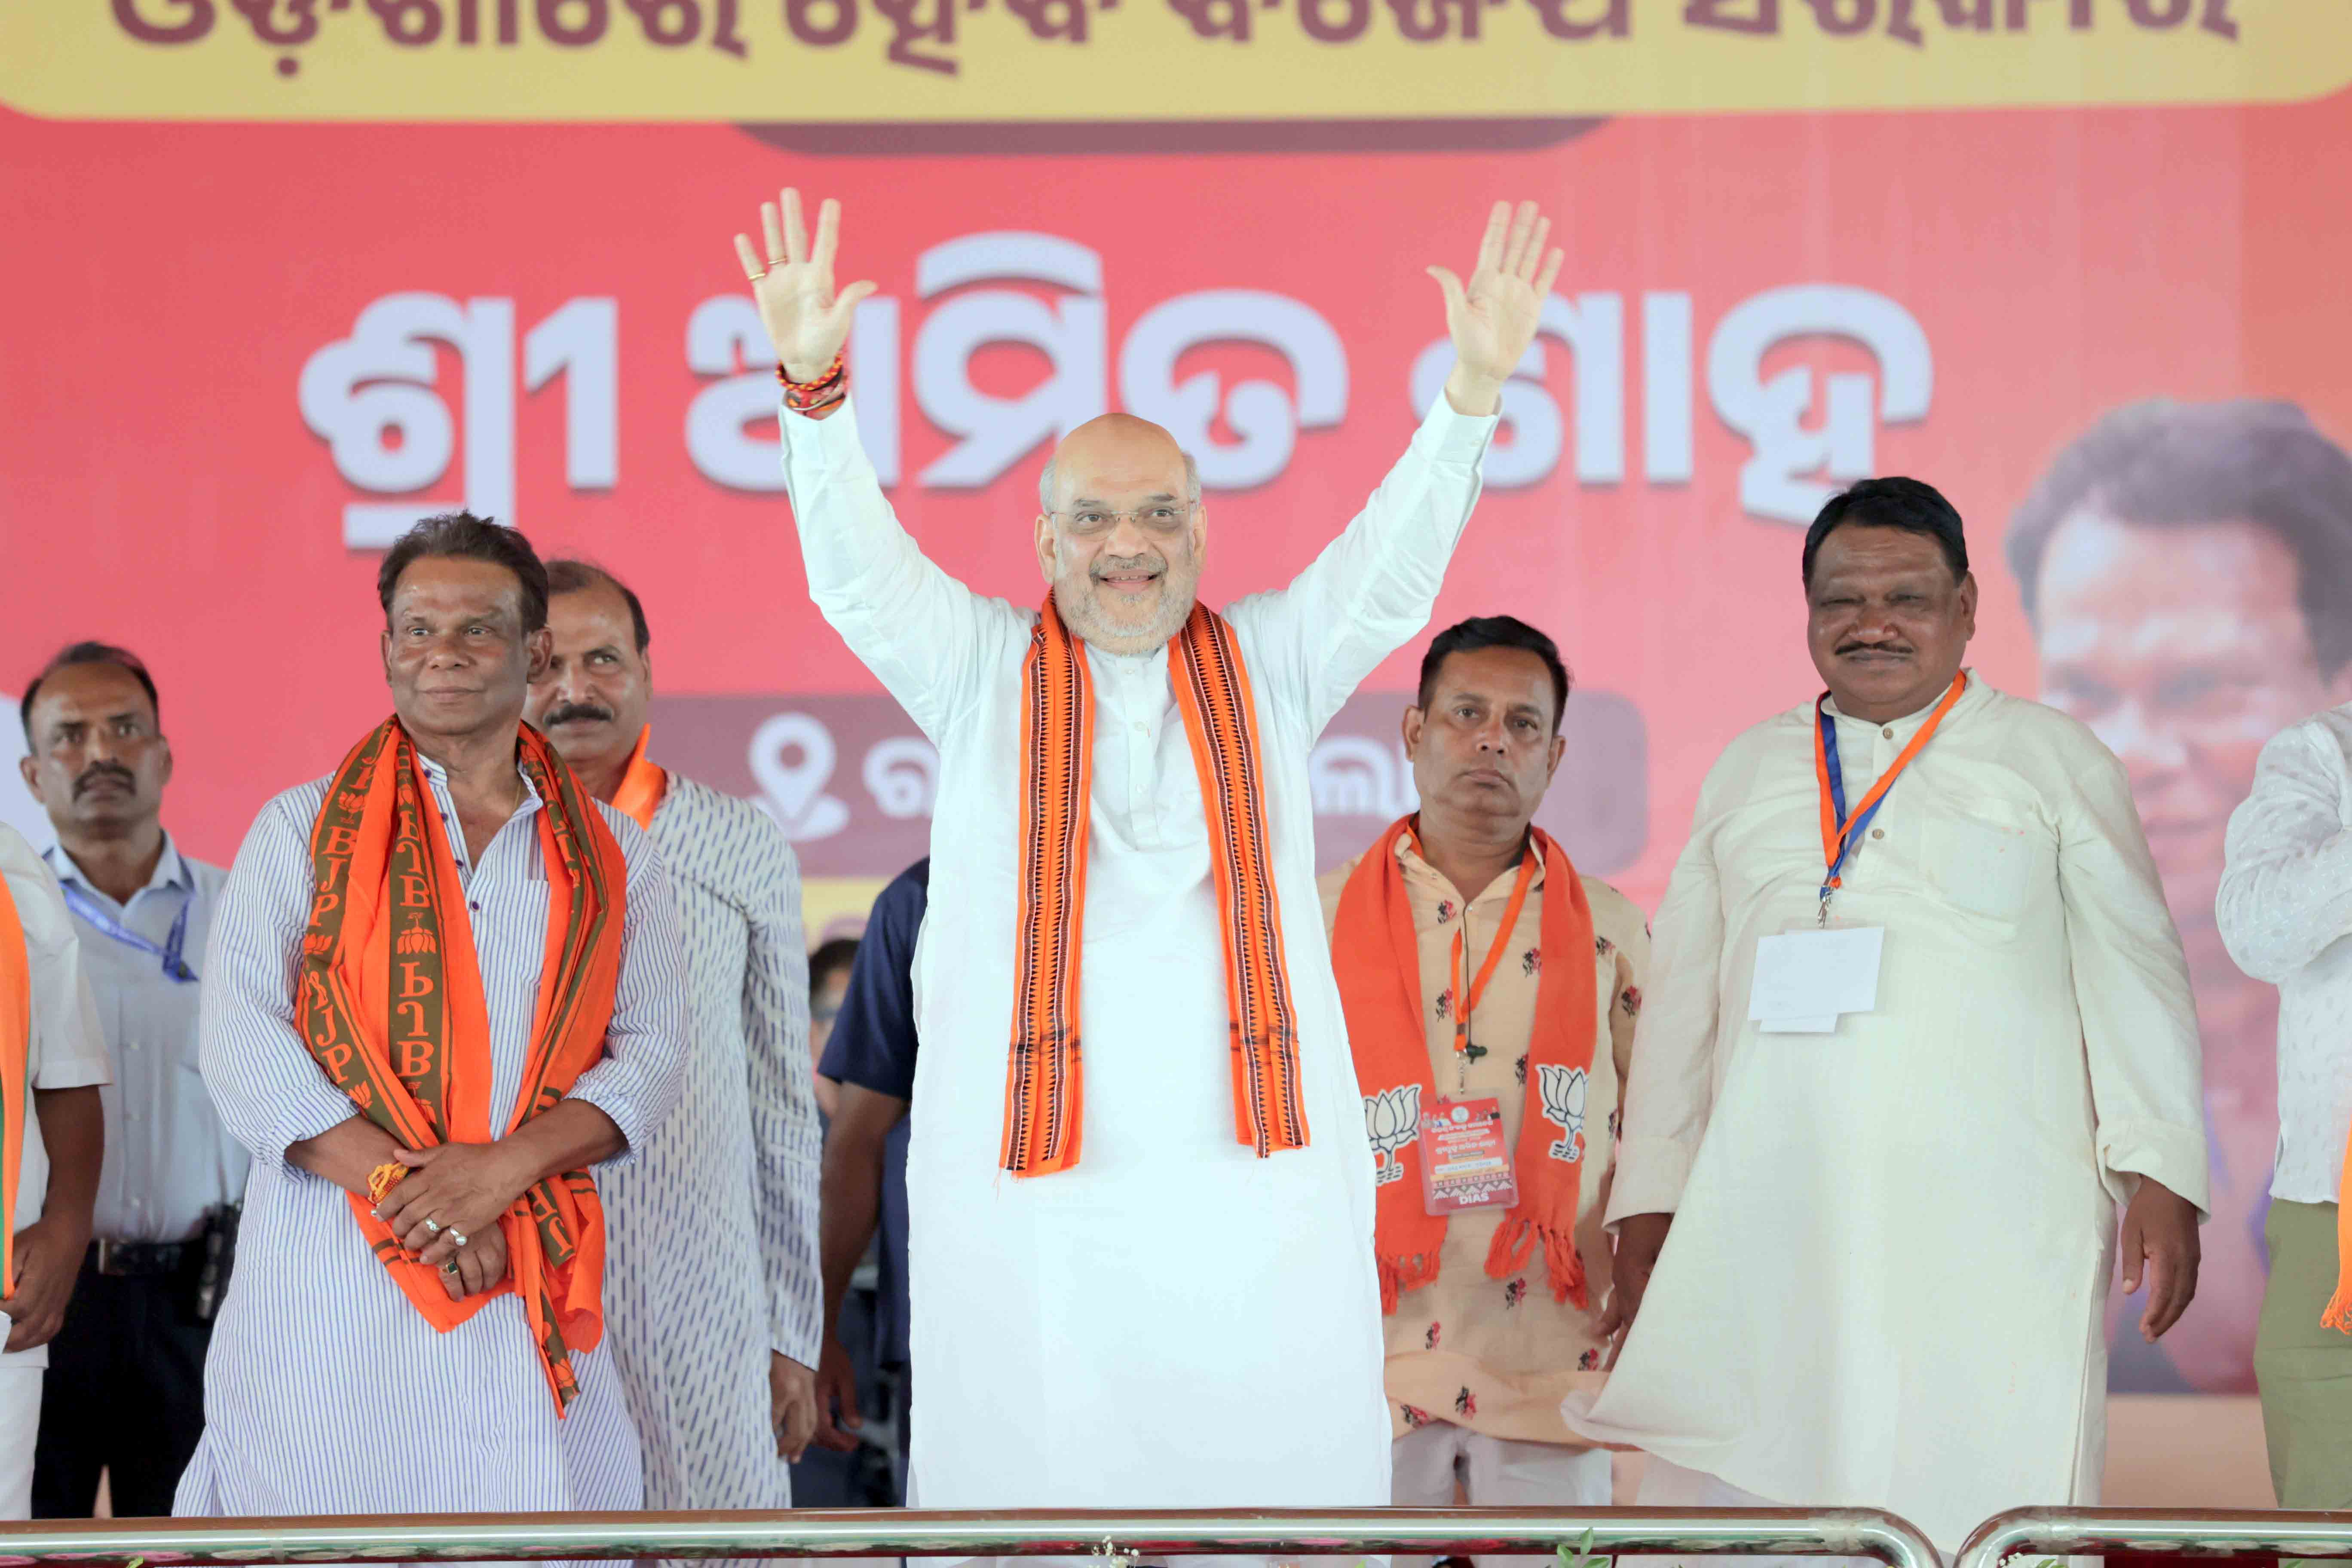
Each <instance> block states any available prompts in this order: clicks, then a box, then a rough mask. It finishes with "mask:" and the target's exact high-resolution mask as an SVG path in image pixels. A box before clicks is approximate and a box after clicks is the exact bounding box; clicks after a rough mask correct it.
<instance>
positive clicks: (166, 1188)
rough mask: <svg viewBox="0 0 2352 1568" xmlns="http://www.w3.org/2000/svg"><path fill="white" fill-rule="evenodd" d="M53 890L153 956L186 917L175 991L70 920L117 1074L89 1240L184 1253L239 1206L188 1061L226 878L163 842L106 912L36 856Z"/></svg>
mask: <svg viewBox="0 0 2352 1568" xmlns="http://www.w3.org/2000/svg"><path fill="white" fill-rule="evenodd" d="M44 858H46V859H47V861H48V863H49V868H50V869H51V870H52V871H54V872H56V873H57V877H58V881H59V882H60V883H63V884H65V885H67V886H68V887H71V888H73V889H77V890H78V891H79V892H80V893H82V894H84V895H86V896H87V897H88V898H89V900H91V901H92V902H93V903H95V904H97V905H98V907H99V908H100V910H104V911H105V912H106V913H107V914H108V915H110V916H111V917H112V918H113V919H114V920H115V921H117V922H118V923H120V924H121V925H123V926H126V927H128V928H129V929H130V930H131V931H136V932H137V933H138V934H139V935H141V936H143V937H145V938H146V939H147V940H148V941H149V942H153V943H154V944H155V945H156V946H157V947H162V946H163V945H164V944H165V942H166V941H167V940H168V939H169V937H170V936H171V933H172V926H173V921H177V920H178V919H179V917H180V911H181V910H186V911H187V919H188V923H187V928H186V931H184V933H183V936H182V938H181V942H182V946H181V957H182V959H183V960H184V962H185V963H186V964H187V965H188V967H189V968H190V969H193V970H196V971H199V974H198V979H197V980H196V981H181V980H174V979H173V978H172V977H171V976H170V975H167V974H165V973H163V960H162V959H160V958H158V957H157V956H156V955H155V954H153V953H152V952H144V951H142V950H141V949H139V948H136V947H133V946H131V944H130V943H128V942H123V941H121V939H119V938H117V937H115V936H112V935H110V934H109V933H108V931H106V930H105V929H104V928H103V927H102V926H100V925H98V924H96V923H95V922H93V921H88V920H85V919H83V918H82V917H81V916H80V915H79V913H77V914H76V915H75V916H74V930H75V931H77V932H78V933H79V936H80V938H81V957H82V967H83V970H84V971H85V972H86V973H88V974H89V986H90V992H91V994H92V995H94V996H95V997H96V998H97V1000H98V1016H99V1022H100V1026H102V1027H103V1028H104V1029H105V1031H106V1041H107V1045H108V1047H109V1049H110V1052H111V1054H112V1056H113V1058H114V1062H115V1066H116V1074H115V1080H114V1082H113V1083H111V1084H110V1085H108V1086H107V1087H106V1088H105V1089H102V1090H100V1095H99V1100H100V1103H101V1104H102V1105H103V1106H104V1107H105V1110H106V1168H105V1172H104V1173H103V1174H102V1175H101V1176H100V1178H99V1184H98V1207H97V1211H96V1214H95V1216H94V1221H93V1224H92V1226H91V1234H92V1235H94V1236H98V1237H104V1238H106V1239H107V1240H110V1241H154V1242H169V1241H185V1240H187V1239H188V1238H189V1237H193V1236H194V1235H195V1234H196V1233H197V1232H198V1231H199V1230H201V1229H202V1228H203V1226H204V1223H205V1215H206V1214H207V1213H209V1212H210V1211H212V1210H213V1209H215V1208H218V1207H220V1206H222V1205H226V1204H234V1203H236V1202H237V1201H239V1200H240V1199H242V1198H243V1197H244V1196H245V1173H246V1165H247V1158H246V1152H245V1147H244V1145H243V1144H240V1143H239V1142H237V1141H236V1139H234V1138H232V1137H230V1136H229V1132H228V1129H227V1128H226V1127H224V1126H223V1125H221V1119H220V1113H219V1112H217V1111H215V1110H214V1109H213V1102H212V1097H211V1096H210V1095H207V1094H206V1093H205V1080H204V1076H203V1070H202V1068H201V1067H200V1065H199V1064H198V1062H197V1059H196V1047H197V1035H196V1014H197V1006H198V1004H199V1002H200V1001H201V1000H202V995H203V986H202V984H201V981H202V974H201V971H202V969H203V967H204V961H205V941H206V939H207V938H209V937H210V936H211V934H212V923H213V910H215V908H217V907H218V906H219V903H220V892H221V886H222V884H223V883H225V882H226V881H227V880H228V873H227V872H226V871H225V870H223V869H221V868H219V867H218V866H207V865H205V863H204V862H202V861H200V860H191V859H189V858H186V857H184V856H183V855H182V854H181V853H180V851H179V847H178V846H176V845H174V844H173V842H172V837H171V835H170V834H168V833H167V834H165V835H164V836H163V858H161V859H159V860H157V861H156V862H155V873H154V875H153V876H152V877H150V878H149V879H147V885H146V886H145V887H143V888H142V889H139V890H138V891H137V892H135V893H133V894H132V895H131V902H130V904H129V905H128V906H127V907H126V906H124V905H121V904H118V903H116V902H115V901H114V900H112V899H111V898H109V897H108V896H107V895H106V894H105V893H104V892H102V891H100V889H99V888H98V886H97V885H96V884H95V883H93V882H91V881H90V880H89V878H87V877H85V876H83V875H82V872H81V868H80V867H79V866H77V865H75V864H74V860H73V857H72V856H70V855H68V854H67V853H66V852H65V850H64V848H63V847H60V846H56V845H52V846H51V847H49V848H48V849H47V850H46V851H44Z"/></svg>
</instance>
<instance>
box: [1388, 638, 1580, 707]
mask: <svg viewBox="0 0 2352 1568" xmlns="http://www.w3.org/2000/svg"><path fill="white" fill-rule="evenodd" d="M1482 647H1516V648H1523V649H1525V650H1526V651H1527V652H1528V653H1531V654H1533V655H1535V656H1536V657H1537V658H1539V659H1541V660H1543V663H1544V668H1546V669H1548V670H1549V671H1551V696H1552V704H1551V727H1552V729H1553V730H1554V731H1558V730H1559V716H1560V714H1561V713H1562V712H1563V711H1565V710H1567V707H1568V693H1569V689H1570V686H1571V685H1572V684H1573V683H1572V682H1571V681H1570V679H1569V674H1568V666H1566V665H1565V664H1562V663H1561V662H1560V659H1559V645H1558V644H1556V643H1554V642H1553V641H1552V640H1551V638H1549V637H1546V636H1544V634H1543V633H1541V632H1539V631H1538V630H1536V629H1535V627H1533V626H1529V625H1528V623H1527V622H1525V621H1523V620H1520V619H1519V618H1518V617H1517V616H1471V617H1470V618H1469V619H1468V620H1466V621H1456V622H1455V623H1454V625H1452V626H1448V627H1446V628H1445V629H1444V631H1442V632H1440V633H1438V634H1437V635H1436V636H1435V637H1432V638H1430V639H1429V651H1428V652H1427V653H1424V654H1423V655H1422V656H1421V689H1420V691H1419V692H1418V693H1417V694H1416V696H1415V698H1414V703H1415V705H1416V706H1418V707H1420V708H1422V709H1423V710H1427V708H1428V707H1429V705H1430V703H1431V702H1432V701H1433V700H1435V699H1436V696H1437V675H1438V671H1440V670H1441V669H1443V668H1445V661H1446V660H1447V659H1449V658H1453V657H1454V655H1455V654H1457V653H1469V652H1471V651H1472V650H1473V649H1475V648H1482Z"/></svg>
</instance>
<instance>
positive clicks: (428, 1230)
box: [425, 1219, 441, 1236]
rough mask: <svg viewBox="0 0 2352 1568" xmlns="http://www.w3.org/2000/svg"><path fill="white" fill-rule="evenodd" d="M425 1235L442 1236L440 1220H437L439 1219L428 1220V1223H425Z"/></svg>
mask: <svg viewBox="0 0 2352 1568" xmlns="http://www.w3.org/2000/svg"><path fill="white" fill-rule="evenodd" d="M440 1234H441V1222H440V1221H439V1220H437V1219H428V1220H426V1221H425V1235H427V1236H438V1235H440Z"/></svg>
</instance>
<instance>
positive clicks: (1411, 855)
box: [1396, 833, 1545, 909]
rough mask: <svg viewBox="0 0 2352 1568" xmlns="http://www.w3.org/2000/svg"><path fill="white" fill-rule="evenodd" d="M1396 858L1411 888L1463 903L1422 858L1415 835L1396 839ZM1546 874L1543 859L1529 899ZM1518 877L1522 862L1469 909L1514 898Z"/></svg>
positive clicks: (1505, 870) (1448, 881)
mask: <svg viewBox="0 0 2352 1568" xmlns="http://www.w3.org/2000/svg"><path fill="white" fill-rule="evenodd" d="M1396 858H1397V864H1398V865H1400V866H1402V867H1403V868H1404V879H1405V881H1406V882H1407V883H1408V884H1416V883H1417V884H1419V885H1420V887H1421V888H1423V889H1424V890H1425V891H1427V892H1430V893H1432V894H1433V895H1435V897H1436V898H1437V899H1438V900H1440V901H1441V902H1446V903H1453V902H1457V901H1459V900H1460V899H1461V897H1462V890H1461V889H1459V888H1456V887H1455V886H1454V883H1453V882H1452V880H1451V879H1448V878H1447V877H1446V875H1445V873H1444V872H1443V871H1441V870H1439V869H1438V868H1436V867H1434V866H1433V865H1431V864H1430V863H1429V862H1428V861H1427V860H1426V859H1424V858H1423V857H1422V853H1421V845H1420V842H1419V840H1418V839H1417V838H1416V837H1415V836H1414V835H1412V834H1410V833H1401V834H1399V835H1397V841H1396ZM1544 870H1545V867H1544V863H1543V857H1541V856H1538V857H1537V858H1536V874H1535V876H1534V878H1533V879H1530V880H1529V882H1528V889H1529V896H1530V897H1532V896H1533V890H1534V889H1538V888H1540V887H1542V886H1543V879H1544ZM1518 874H1519V862H1518V861H1517V860H1514V861H1512V862H1511V863H1510V864H1509V865H1508V866H1506V867H1504V868H1503V869H1502V870H1501V871H1500V872H1499V873H1497V874H1496V878H1495V879H1494V880H1493V881H1491V882H1489V883H1487V884H1486V890H1485V891H1483V892H1481V893H1480V894H1479V895H1478V896H1477V897H1476V898H1475V899H1473V900H1470V907H1472V908H1474V909H1475V908H1476V907H1477V906H1479V905H1481V904H1496V903H1502V902H1505V901H1507V900H1509V898H1510V896H1511V884H1512V882H1513V881H1514V880H1515V879H1517V877H1518Z"/></svg>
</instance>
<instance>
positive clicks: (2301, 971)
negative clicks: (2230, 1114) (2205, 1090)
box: [2213, 704, 2352, 1204]
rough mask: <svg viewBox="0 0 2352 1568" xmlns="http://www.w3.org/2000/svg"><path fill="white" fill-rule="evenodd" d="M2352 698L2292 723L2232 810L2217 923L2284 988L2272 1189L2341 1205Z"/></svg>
mask: <svg viewBox="0 0 2352 1568" xmlns="http://www.w3.org/2000/svg"><path fill="white" fill-rule="evenodd" d="M2347 827H2352V704H2347V705H2346V706H2344V707H2342V708H2331V709H2329V710H2327V711H2326V712H2325V713H2320V714H2316V715H2315V716H2314V717H2312V718H2309V719H2306V720H2305V721H2303V722H2302V723H2300V724H2297V725H2295V726H2294V727H2293V728H2292V729H2288V730H2283V731H2280V732H2279V733H2278V734H2276V735H2274V736H2273V737H2272V738H2271V741H2270V743H2269V744H2268V745H2266V746H2264V747H2263V755H2262V761H2261V762H2260V763H2257V764H2256V765H2255V768H2254V789H2253V793H2252V795H2248V796H2247V797H2246V799H2245V800H2244V801H2243V802H2242V804H2241V805H2239V807H2238V809H2237V810H2236V811H2235V812H2233V813H2231V816H2230V837H2229V845H2228V849H2227V851H2226V856H2227V858H2226V862H2225V865H2224V868H2223V869H2222V872H2221V892H2220V894H2219V896H2218V897H2217V898H2216V899H2215V900H2214V906H2213V914H2214V920H2215V923H2216V924H2218V925H2219V926H2220V927H2221V941H2222V942H2223V943H2224V944H2225V945H2227V946H2228V948H2229V950H2230V956H2231V958H2234V959H2236V960H2237V961H2238V967H2239V968H2241V969H2242V970H2244V971H2245V972H2246V973H2248V974H2251V975H2252V976H2253V977H2254V978H2255V979H2257V980H2267V981H2269V982H2271V983H2272V984H2274V985H2276V986H2277V987H2278V988H2279V1023H2278V1076H2279V1141H2278V1164H2277V1168H2276V1169H2275V1170H2274V1171H2273V1173H2272V1176H2271V1196H2273V1197H2274V1198H2284V1199H2286V1200H2287V1201H2288V1202H2289V1203H2298V1204H2332V1203H2335V1202H2336V1200H2337V1197H2338V1195H2339V1194H2340V1192H2341V1189H2342V1187H2343V1183H2344V1143H2345V1138H2346V1135H2347V1130H2352V942H2346V941H2345V940H2344V938H2345V937H2347V935H2352V832H2347V831H2346V830H2347Z"/></svg>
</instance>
